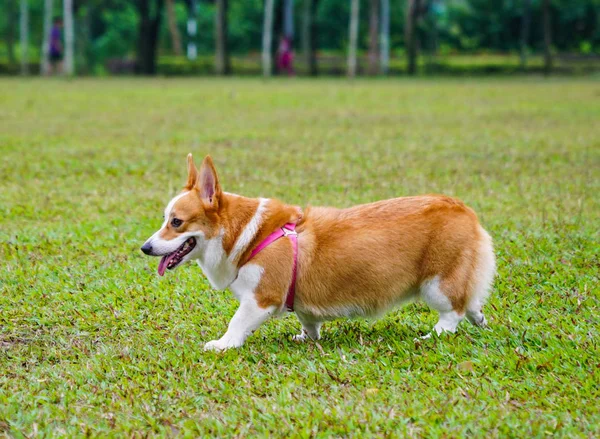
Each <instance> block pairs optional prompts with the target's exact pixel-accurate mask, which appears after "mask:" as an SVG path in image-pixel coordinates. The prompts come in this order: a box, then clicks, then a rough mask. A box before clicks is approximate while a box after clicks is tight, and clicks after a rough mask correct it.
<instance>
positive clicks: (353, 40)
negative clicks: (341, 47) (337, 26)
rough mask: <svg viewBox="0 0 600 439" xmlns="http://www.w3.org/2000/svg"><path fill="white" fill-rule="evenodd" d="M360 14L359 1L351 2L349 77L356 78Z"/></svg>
mask: <svg viewBox="0 0 600 439" xmlns="http://www.w3.org/2000/svg"><path fill="white" fill-rule="evenodd" d="M359 12H360V3H359V0H350V26H349V40H350V42H349V43H350V44H349V46H348V76H349V77H350V78H354V77H355V76H356V70H357V63H356V50H357V45H358V24H359V23H358V17H359Z"/></svg>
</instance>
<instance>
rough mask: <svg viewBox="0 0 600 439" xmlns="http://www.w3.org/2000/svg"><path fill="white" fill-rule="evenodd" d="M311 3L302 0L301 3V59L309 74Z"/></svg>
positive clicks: (308, 0) (311, 1)
mask: <svg viewBox="0 0 600 439" xmlns="http://www.w3.org/2000/svg"><path fill="white" fill-rule="evenodd" d="M312 3H313V0H304V1H303V2H302V57H303V58H304V64H305V65H306V69H307V70H308V72H309V74H310V58H311V56H312V54H311V49H312V47H311V44H310V39H311V32H310V31H311V26H312V21H313V17H312Z"/></svg>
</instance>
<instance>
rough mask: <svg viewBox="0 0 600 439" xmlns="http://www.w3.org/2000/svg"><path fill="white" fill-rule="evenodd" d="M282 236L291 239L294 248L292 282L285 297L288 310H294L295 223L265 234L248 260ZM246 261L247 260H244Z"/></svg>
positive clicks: (296, 258)
mask: <svg viewBox="0 0 600 439" xmlns="http://www.w3.org/2000/svg"><path fill="white" fill-rule="evenodd" d="M282 236H287V237H289V238H290V241H292V249H293V250H294V268H293V270H292V283H291V284H290V288H289V289H288V293H287V297H286V298H285V306H286V308H287V310H288V311H289V312H293V311H294V297H295V295H296V271H297V267H298V233H296V224H295V223H287V224H286V225H285V226H283V227H280V228H278V229H277V230H275V231H274V232H273V233H271V234H270V235H269V236H267V237H266V238H265V239H264V240H263V241H262V242H261V243H260V244H258V245H257V246H256V247H255V248H254V250H252V253H250V257H249V258H248V261H249V260H251V259H252V258H253V257H254V256H256V254H257V253H258V252H260V251H261V250H262V249H264V248H265V247H267V246H268V245H269V244H272V243H273V242H275V241H277V240H278V239H279V238H281V237H282ZM246 262H247V261H246Z"/></svg>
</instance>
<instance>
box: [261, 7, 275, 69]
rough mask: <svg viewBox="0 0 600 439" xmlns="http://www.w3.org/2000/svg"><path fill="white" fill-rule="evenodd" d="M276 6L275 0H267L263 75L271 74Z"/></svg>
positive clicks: (263, 36)
mask: <svg viewBox="0 0 600 439" xmlns="http://www.w3.org/2000/svg"><path fill="white" fill-rule="evenodd" d="M274 6H275V2H274V0H265V16H264V20H263V35H262V67H263V76H265V77H269V76H271V73H272V70H273V66H272V64H273V63H272V55H271V48H272V46H273V9H274Z"/></svg>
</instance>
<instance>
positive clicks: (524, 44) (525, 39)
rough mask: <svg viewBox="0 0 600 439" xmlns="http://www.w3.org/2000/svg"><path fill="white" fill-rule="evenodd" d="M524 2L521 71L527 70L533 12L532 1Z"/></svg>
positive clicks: (525, 0) (526, 0)
mask: <svg viewBox="0 0 600 439" xmlns="http://www.w3.org/2000/svg"><path fill="white" fill-rule="evenodd" d="M522 1H523V15H522V16H521V47H520V55H521V69H522V70H525V69H526V68H527V42H528V41H529V22H530V17H531V15H530V12H531V0H522Z"/></svg>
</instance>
